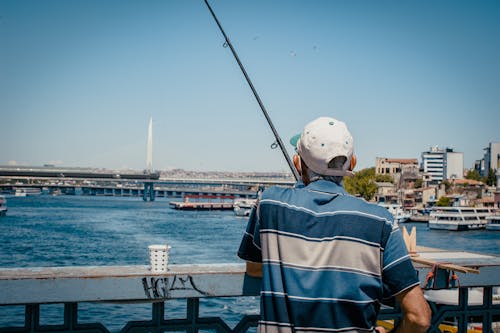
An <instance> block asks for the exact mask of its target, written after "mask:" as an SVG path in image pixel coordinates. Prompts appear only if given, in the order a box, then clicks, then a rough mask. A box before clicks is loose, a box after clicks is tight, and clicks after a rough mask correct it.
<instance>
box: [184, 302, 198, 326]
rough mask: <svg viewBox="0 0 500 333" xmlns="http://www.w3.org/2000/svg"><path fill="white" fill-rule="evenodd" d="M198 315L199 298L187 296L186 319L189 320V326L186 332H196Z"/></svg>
mask: <svg viewBox="0 0 500 333" xmlns="http://www.w3.org/2000/svg"><path fill="white" fill-rule="evenodd" d="M199 315H200V299H199V298H188V299H187V317H186V319H187V321H188V322H189V327H188V329H187V333H197V332H198V328H197V324H198V317H199Z"/></svg>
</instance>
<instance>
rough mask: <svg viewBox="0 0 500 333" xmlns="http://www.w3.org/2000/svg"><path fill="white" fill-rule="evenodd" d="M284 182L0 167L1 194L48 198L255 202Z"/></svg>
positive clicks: (269, 179)
mask: <svg viewBox="0 0 500 333" xmlns="http://www.w3.org/2000/svg"><path fill="white" fill-rule="evenodd" d="M293 183H294V182H293V181H292V179H284V178H273V177H268V178H263V179H259V178H246V179H239V178H229V177H225V178H224V177H221V178H218V179H215V178H214V179H209V178H185V179H178V178H161V177H160V173H159V172H148V171H144V172H132V171H126V172H123V171H110V170H102V169H90V168H56V167H10V166H0V192H2V193H7V194H15V193H16V190H18V189H26V188H35V189H38V190H39V191H45V192H46V193H47V194H56V193H57V194H68V195H95V196H132V197H142V198H143V199H144V200H147V199H149V200H154V199H155V198H156V197H183V196H185V195H212V196H213V195H216V196H225V195H232V196H234V197H238V198H254V197H255V196H256V194H257V191H258V190H259V189H263V188H265V187H268V186H272V185H281V186H291V185H293Z"/></svg>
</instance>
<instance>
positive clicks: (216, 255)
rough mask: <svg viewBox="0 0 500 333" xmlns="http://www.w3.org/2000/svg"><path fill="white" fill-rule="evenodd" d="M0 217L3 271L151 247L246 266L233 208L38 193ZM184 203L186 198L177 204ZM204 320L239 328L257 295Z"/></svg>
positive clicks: (131, 308) (456, 243)
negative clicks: (239, 254)
mask: <svg viewBox="0 0 500 333" xmlns="http://www.w3.org/2000/svg"><path fill="white" fill-rule="evenodd" d="M7 199H8V207H9V211H8V213H7V216H5V217H1V218H0V244H2V245H1V250H0V266H1V267H30V266H31V267H33V266H38V267H39V266H90V265H105V266H110V265H145V264H147V263H148V251H147V246H148V245H149V244H162V243H168V244H170V245H171V246H172V250H171V256H170V258H171V259H170V262H172V263H177V264H190V263H230V262H239V259H238V258H237V257H236V251H237V248H238V246H239V242H240V239H241V237H242V234H243V231H244V229H245V225H246V219H244V218H239V217H236V216H234V214H233V213H232V212H231V211H223V212H219V211H203V212H196V211H178V210H174V209H172V208H170V207H169V204H168V203H169V200H167V199H158V200H156V201H154V202H144V201H142V200H141V199H140V198H115V197H85V196H48V195H42V196H34V197H8V198H7ZM172 200H180V199H172ZM408 226H409V227H411V226H416V228H417V234H418V244H419V245H424V246H430V247H438V248H444V249H450V250H464V249H465V250H467V251H473V252H483V253H491V254H496V255H500V232H488V231H484V230H481V231H468V232H452V231H437V230H432V231H430V230H428V229H427V225H426V224H421V223H420V224H409V225H408ZM201 304H202V306H201V315H206V316H221V317H223V319H224V320H225V321H226V322H227V323H229V324H233V325H234V324H235V323H237V322H238V321H239V318H240V317H241V316H242V315H243V314H256V313H258V300H257V299H256V298H252V297H249V298H229V299H227V298H226V299H206V300H202V302H201ZM165 307H166V313H167V318H181V317H184V316H185V304H184V301H169V302H167V303H166V306H165ZM61 312H62V306H61V305H44V306H43V307H42V313H47V314H48V315H47V316H45V317H43V315H42V324H51V323H60V322H61V321H62V319H61V316H62V315H61ZM150 312H151V308H150V305H143V304H137V305H128V304H127V305H110V304H96V303H88V304H86V303H82V304H79V320H80V321H81V322H95V321H98V322H102V323H103V324H104V325H105V326H106V327H107V328H108V329H110V330H112V331H119V330H120V329H121V328H122V327H123V326H124V325H125V323H126V322H128V321H130V320H148V319H150V316H151V313H150ZM22 320H23V308H22V307H0V326H5V325H6V324H8V325H13V324H19V322H21V323H22Z"/></svg>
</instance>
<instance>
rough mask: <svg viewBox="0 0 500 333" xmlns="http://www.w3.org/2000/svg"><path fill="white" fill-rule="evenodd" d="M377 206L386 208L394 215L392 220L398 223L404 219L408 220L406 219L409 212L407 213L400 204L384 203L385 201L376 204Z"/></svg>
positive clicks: (408, 216) (404, 220)
mask: <svg viewBox="0 0 500 333" xmlns="http://www.w3.org/2000/svg"><path fill="white" fill-rule="evenodd" d="M378 205H379V206H381V207H384V208H386V209H387V210H388V211H389V213H391V214H392V216H394V221H395V222H396V223H397V224H399V223H404V222H406V221H408V219H409V218H410V216H411V214H410V213H407V212H405V211H404V210H403V206H401V205H398V204H386V203H383V202H382V203H379V204H378Z"/></svg>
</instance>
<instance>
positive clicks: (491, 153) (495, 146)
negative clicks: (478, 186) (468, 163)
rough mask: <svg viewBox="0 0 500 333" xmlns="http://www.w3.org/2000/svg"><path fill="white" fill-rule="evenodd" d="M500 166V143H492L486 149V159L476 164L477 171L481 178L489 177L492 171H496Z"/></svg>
mask: <svg viewBox="0 0 500 333" xmlns="http://www.w3.org/2000/svg"><path fill="white" fill-rule="evenodd" d="M499 164H500V142H490V144H489V145H488V147H486V148H484V157H483V159H482V160H480V161H478V162H477V163H476V166H475V168H476V170H477V171H479V174H480V175H481V177H487V176H488V172H489V171H490V169H492V170H493V171H496V170H498V169H499Z"/></svg>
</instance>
